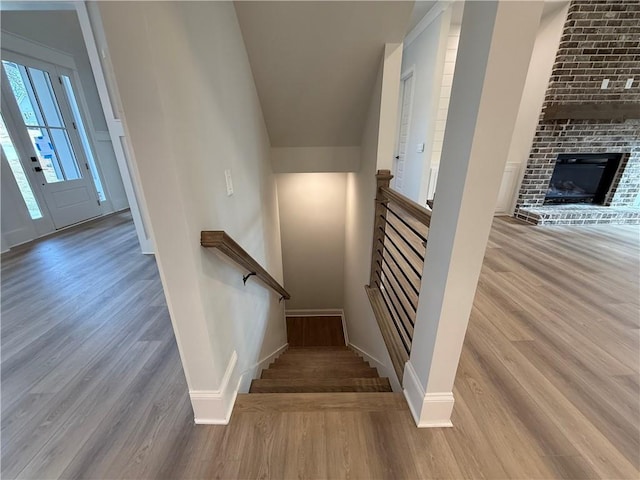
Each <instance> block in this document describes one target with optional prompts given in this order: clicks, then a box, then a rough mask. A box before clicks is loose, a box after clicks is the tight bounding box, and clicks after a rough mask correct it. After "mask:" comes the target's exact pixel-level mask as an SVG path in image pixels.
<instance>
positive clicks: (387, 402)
mask: <svg viewBox="0 0 640 480" xmlns="http://www.w3.org/2000/svg"><path fill="white" fill-rule="evenodd" d="M327 410H342V411H364V412H381V411H385V412H388V411H390V410H403V411H408V408H407V403H406V401H405V399H404V396H403V395H402V394H401V393H386V392H385V393H362V392H341V393H251V394H246V393H245V394H239V395H238V397H237V400H236V403H235V407H234V409H233V414H234V415H237V414H240V413H266V412H317V411H327Z"/></svg>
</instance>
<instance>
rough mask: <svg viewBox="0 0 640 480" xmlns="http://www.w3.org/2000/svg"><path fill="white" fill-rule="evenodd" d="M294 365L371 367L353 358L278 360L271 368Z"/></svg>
mask: <svg viewBox="0 0 640 480" xmlns="http://www.w3.org/2000/svg"><path fill="white" fill-rule="evenodd" d="M292 365H293V366H296V365H300V366H309V367H311V366H314V365H318V366H326V365H335V366H340V367H352V366H353V367H356V366H364V367H369V364H368V363H367V362H365V361H364V360H362V359H357V358H352V359H349V360H319V359H313V358H308V359H300V360H295V359H294V360H291V359H287V360H285V361H282V360H280V359H278V360H276V361H275V362H273V363H272V364H271V366H270V367H269V368H271V367H278V368H283V367H289V366H292Z"/></svg>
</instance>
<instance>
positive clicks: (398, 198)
mask: <svg viewBox="0 0 640 480" xmlns="http://www.w3.org/2000/svg"><path fill="white" fill-rule="evenodd" d="M380 191H381V193H382V196H383V198H384V199H386V200H388V201H390V202H394V203H396V204H398V205H399V206H400V207H401V208H402V209H403V210H405V211H406V212H407V213H409V214H410V215H411V216H412V217H413V218H415V219H416V220H417V221H419V222H420V223H422V224H423V225H426V226H427V227H428V226H430V225H431V212H430V211H429V210H427V209H426V208H424V207H423V206H422V205H420V204H419V203H416V202H414V201H413V200H411V199H410V198H407V197H405V196H404V195H402V194H401V193H398V192H396V191H395V190H392V189H391V188H389V187H380Z"/></svg>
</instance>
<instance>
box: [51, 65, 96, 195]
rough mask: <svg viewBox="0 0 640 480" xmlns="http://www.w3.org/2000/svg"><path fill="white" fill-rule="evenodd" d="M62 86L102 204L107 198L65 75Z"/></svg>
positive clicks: (78, 109)
mask: <svg viewBox="0 0 640 480" xmlns="http://www.w3.org/2000/svg"><path fill="white" fill-rule="evenodd" d="M62 84H63V85H64V90H65V93H66V94H67V98H68V99H69V104H70V105H71V112H72V113H73V119H74V120H75V122H76V125H77V128H78V134H79V135H80V140H81V141H82V147H83V148H84V153H85V155H86V157H87V161H88V162H89V169H90V170H91V176H92V177H93V183H94V184H95V186H96V190H97V191H98V197H99V198H100V201H101V202H104V201H105V200H106V199H107V197H106V195H105V194H104V188H103V187H102V181H101V180H100V176H99V175H98V168H97V167H96V161H95V158H94V157H93V151H92V150H91V145H90V144H89V138H88V137H87V132H86V130H85V128H84V122H83V121H82V115H80V108H79V107H78V102H77V101H76V96H75V93H74V92H73V86H72V85H71V79H70V78H69V77H67V76H66V75H63V76H62Z"/></svg>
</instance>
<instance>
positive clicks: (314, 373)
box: [262, 366, 378, 378]
mask: <svg viewBox="0 0 640 480" xmlns="http://www.w3.org/2000/svg"><path fill="white" fill-rule="evenodd" d="M288 377H311V378H313V377H324V378H331V377H334V378H345V377H350V378H362V377H378V371H377V370H376V369H375V368H370V367H358V368H340V367H335V366H334V367H332V368H329V367H327V368H321V367H315V368H282V369H278V368H269V369H267V370H263V371H262V378H288Z"/></svg>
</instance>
